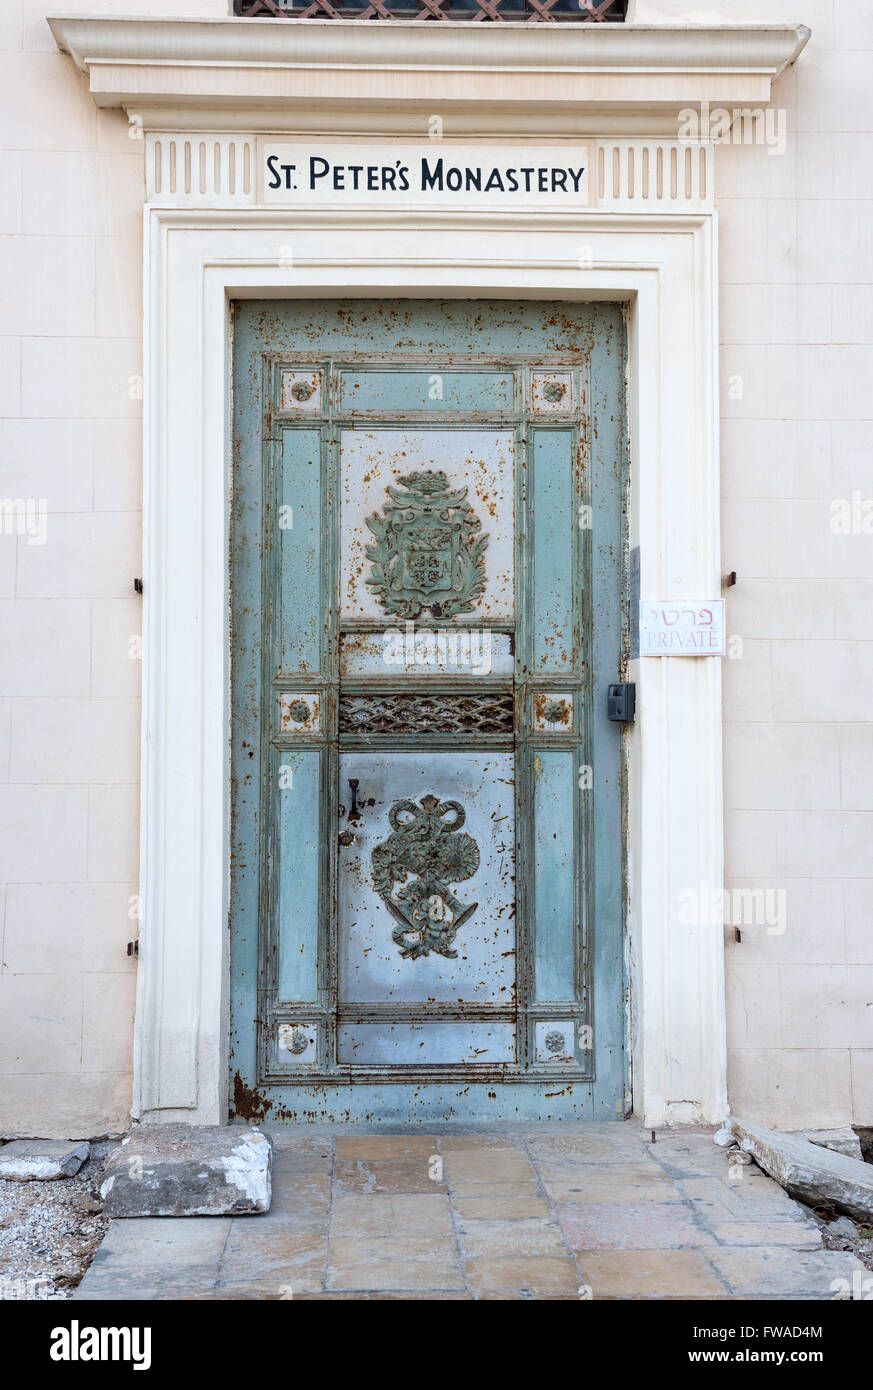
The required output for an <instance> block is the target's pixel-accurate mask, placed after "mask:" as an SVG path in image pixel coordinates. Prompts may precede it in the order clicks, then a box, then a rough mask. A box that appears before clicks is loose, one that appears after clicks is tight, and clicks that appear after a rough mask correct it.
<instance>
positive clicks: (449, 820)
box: [371, 795, 479, 960]
mask: <svg viewBox="0 0 873 1390" xmlns="http://www.w3.org/2000/svg"><path fill="white" fill-rule="evenodd" d="M466 819H467V813H466V811H465V810H464V808H463V806H462V805H461V803H460V802H459V801H440V798H439V797H438V796H431V795H428V796H423V797H421V799H420V802H419V803H418V804H416V802H414V801H410V800H402V801H395V802H394V804H393V806H392V807H391V809H390V811H389V812H388V820H389V822H390V825H391V829H392V831H393V834H391V835H389V836H388V839H387V840H384V841H383V842H382V844H379V845H376V846H375V848H374V849H373V852H372V856H371V862H372V867H373V886H374V887H375V889H376V892H377V893H378V894H379V897H380V898H381V899H382V901H383V902H384V904H385V906H386V907H387V909H388V911H389V912H390V913H391V916H392V917H393V918H394V920H395V922H396V923H397V925H396V926H395V927H394V930H393V931H392V933H391V935H392V939H393V941H394V942H395V944H396V945H398V946H399V947H400V954H401V956H404V957H408V958H410V959H411V960H416V959H417V958H418V957H419V956H427V955H429V954H430V952H431V951H435V952H436V953H437V954H438V955H441V956H447V957H448V958H449V959H450V960H454V959H455V958H456V957H457V954H458V953H457V951H453V950H452V943H453V942H454V939H455V936H456V935H457V932H458V929H459V927H461V926H463V924H464V922H466V921H467V920H468V918H470V917H472V915H473V913H474V912H475V911H476V908H477V907H478V906H479V904H478V903H470V904H464V903H462V902H461V900H460V899H459V898H458V897H456V895H455V894H454V893H453V892H452V890H451V888H450V887H449V884H450V883H460V882H463V880H464V879H468V878H472V877H473V875H474V874H475V872H476V870H477V869H478V868H479V846H478V845H477V844H476V841H475V840H474V839H473V837H472V836H471V835H466V834H461V833H459V832H460V830H461V826H462V825H463V824H464V822H465V820H466ZM410 875H415V877H413V878H411V879H410V878H409V876H410ZM407 880H409V881H407ZM398 882H399V883H400V884H401V885H402V886H401V887H400V888H399V890H398V892H397V893H396V895H395V893H394V885H395V883H398Z"/></svg>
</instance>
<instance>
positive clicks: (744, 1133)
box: [730, 1117, 873, 1224]
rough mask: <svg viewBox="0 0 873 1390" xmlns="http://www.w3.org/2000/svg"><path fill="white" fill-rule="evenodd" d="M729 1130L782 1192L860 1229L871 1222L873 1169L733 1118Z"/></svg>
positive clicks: (827, 1150) (828, 1150)
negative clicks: (831, 1210) (832, 1211)
mask: <svg viewBox="0 0 873 1390" xmlns="http://www.w3.org/2000/svg"><path fill="white" fill-rule="evenodd" d="M730 1128H731V1132H732V1134H733V1135H734V1136H735V1138H736V1139H737V1140H738V1141H739V1143H740V1144H741V1145H742V1147H743V1148H744V1149H746V1150H747V1151H748V1152H749V1153H750V1154H751V1155H752V1157H753V1158H754V1160H755V1162H756V1163H757V1164H758V1165H759V1167H761V1168H763V1169H764V1171H765V1173H769V1174H770V1176H771V1177H772V1178H775V1180H776V1181H777V1182H778V1183H779V1184H780V1186H782V1187H784V1188H785V1190H786V1192H790V1193H792V1194H793V1195H794V1196H795V1197H800V1198H801V1199H802V1200H803V1201H804V1202H808V1203H809V1204H810V1205H811V1206H816V1205H824V1204H830V1205H831V1206H835V1207H836V1208H837V1210H838V1211H844V1212H847V1213H848V1215H849V1216H854V1217H856V1218H857V1219H858V1220H859V1221H863V1222H864V1223H865V1224H869V1223H871V1222H873V1164H870V1163H864V1162H863V1161H862V1160H861V1159H858V1158H849V1157H848V1156H847V1155H846V1154H844V1153H838V1152H835V1151H834V1150H833V1149H827V1148H822V1147H821V1145H819V1144H810V1143H809V1141H808V1140H806V1139H798V1138H797V1137H796V1136H795V1135H793V1134H781V1133H779V1132H778V1131H777V1130H774V1129H765V1128H764V1126H763V1125H753V1124H748V1123H747V1122H746V1121H744V1120H740V1119H737V1118H736V1117H734V1118H732V1119H731V1120H730Z"/></svg>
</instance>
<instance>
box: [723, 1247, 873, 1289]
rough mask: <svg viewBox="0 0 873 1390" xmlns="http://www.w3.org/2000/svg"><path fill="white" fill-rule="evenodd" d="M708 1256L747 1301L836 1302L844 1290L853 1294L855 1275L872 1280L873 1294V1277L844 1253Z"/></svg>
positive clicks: (764, 1251) (769, 1250)
mask: <svg viewBox="0 0 873 1390" xmlns="http://www.w3.org/2000/svg"><path fill="white" fill-rule="evenodd" d="M707 1253H708V1256H709V1259H710V1261H711V1262H712V1264H713V1265H714V1267H715V1269H716V1271H717V1273H718V1274H720V1275H721V1277H722V1278H723V1279H724V1281H725V1283H726V1284H727V1285H728V1287H729V1289H730V1290H731V1292H733V1293H737V1294H741V1295H745V1296H746V1297H768V1298H811V1299H833V1298H834V1297H835V1295H836V1294H838V1293H840V1292H841V1291H842V1289H843V1286H845V1288H846V1289H847V1290H851V1287H852V1277H853V1275H855V1276H857V1278H858V1279H860V1280H864V1279H869V1280H870V1281H871V1287H870V1292H873V1275H871V1274H870V1272H869V1270H867V1269H865V1268H864V1266H863V1265H862V1264H861V1261H860V1260H857V1259H856V1258H855V1257H854V1255H847V1254H844V1253H843V1252H842V1251H841V1250H817V1251H807V1250H786V1249H776V1248H774V1247H773V1246H764V1247H761V1248H755V1247H750V1246H747V1247H745V1248H744V1249H736V1248H734V1249H727V1248H726V1247H724V1246H720V1247H717V1248H716V1249H715V1250H710V1251H708V1252H707Z"/></svg>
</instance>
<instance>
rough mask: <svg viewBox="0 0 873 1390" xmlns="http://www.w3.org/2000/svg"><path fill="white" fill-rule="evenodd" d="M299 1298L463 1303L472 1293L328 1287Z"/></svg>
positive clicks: (439, 1290)
mask: <svg viewBox="0 0 873 1390" xmlns="http://www.w3.org/2000/svg"><path fill="white" fill-rule="evenodd" d="M300 1298H301V1300H306V1301H307V1302H312V1300H313V1299H314V1300H316V1301H317V1302H321V1301H327V1302H331V1303H343V1302H346V1303H348V1302H351V1301H352V1300H354V1301H355V1302H356V1303H357V1302H360V1301H361V1300H362V1299H363V1300H364V1301H365V1302H372V1303H375V1302H383V1303H384V1302H390V1301H391V1299H397V1300H401V1301H402V1302H404V1303H418V1302H422V1301H424V1300H426V1301H427V1302H428V1303H465V1302H470V1301H472V1298H473V1295H472V1294H471V1293H468V1292H467V1291H466V1290H465V1289H352V1290H349V1289H328V1290H326V1291H324V1292H322V1293H304V1294H301V1295H300Z"/></svg>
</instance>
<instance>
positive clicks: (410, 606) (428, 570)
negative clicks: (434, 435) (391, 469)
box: [366, 469, 488, 619]
mask: <svg viewBox="0 0 873 1390" xmlns="http://www.w3.org/2000/svg"><path fill="white" fill-rule="evenodd" d="M399 481H400V487H394V486H392V485H389V486H388V487H387V489H386V491H387V493H388V496H389V499H390V500H389V501H388V502H386V503H385V506H384V509H383V511H382V513H381V515H380V514H378V513H377V514H376V515H374V516H371V517H368V518H367V526H368V527H369V529H370V530H371V531H372V533H373V536H374V543H373V544H372V545H368V546H367V547H366V554H367V558H368V559H369V560H370V561H371V570H370V574H369V576H368V578H367V580H366V582H367V584H368V585H369V586H370V587H371V588H372V589H373V590H374V592H375V594H376V596H377V598H378V600H379V602H380V603H381V605H382V607H383V608H384V609H385V612H386V613H394V614H396V615H397V616H398V617H399V618H408V619H415V618H417V617H418V616H419V614H421V613H422V612H424V610H425V609H429V610H430V612H431V613H432V614H433V616H434V617H435V618H442V619H445V618H451V617H454V615H455V614H456V613H469V612H471V611H472V610H473V608H474V607H475V605H476V603H477V602H478V601H479V599H480V598H481V597H482V594H483V593H484V590H485V561H484V559H483V554H484V551H485V549H486V547H487V545H488V537H487V535H479V534H478V533H479V532H480V531H481V529H482V523H481V522H480V520H479V518H478V517H477V516H476V515H475V513H474V511H473V508H472V507H471V505H470V503H469V502H468V501H467V488H466V487H461V488H452V487H451V486H450V485H449V480H448V478H447V477H446V474H445V473H442V472H434V471H432V470H429V469H423V470H422V471H421V472H420V473H408V474H406V476H405V477H402V478H401V479H400V480H399Z"/></svg>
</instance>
